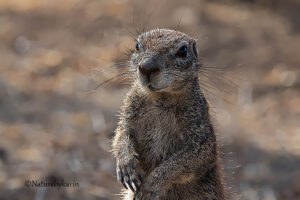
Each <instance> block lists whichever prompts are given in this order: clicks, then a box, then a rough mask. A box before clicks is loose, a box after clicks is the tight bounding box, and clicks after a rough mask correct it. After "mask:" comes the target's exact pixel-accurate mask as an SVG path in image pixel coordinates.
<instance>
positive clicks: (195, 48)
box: [193, 42, 198, 59]
mask: <svg viewBox="0 0 300 200" xmlns="http://www.w3.org/2000/svg"><path fill="white" fill-rule="evenodd" d="M193 53H194V55H195V57H196V58H197V59H198V52H197V45H196V42H193Z"/></svg>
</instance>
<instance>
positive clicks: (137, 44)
mask: <svg viewBox="0 0 300 200" xmlns="http://www.w3.org/2000/svg"><path fill="white" fill-rule="evenodd" d="M135 49H136V50H137V51H139V50H140V45H139V43H136V44H135Z"/></svg>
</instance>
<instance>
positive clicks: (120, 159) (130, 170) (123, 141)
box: [112, 124, 142, 192]
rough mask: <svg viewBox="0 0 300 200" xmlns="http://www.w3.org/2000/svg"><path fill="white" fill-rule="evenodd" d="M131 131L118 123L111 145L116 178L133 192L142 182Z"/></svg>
mask: <svg viewBox="0 0 300 200" xmlns="http://www.w3.org/2000/svg"><path fill="white" fill-rule="evenodd" d="M132 132H133V131H132V130H131V131H130V130H127V129H124V128H122V125H121V124H120V125H119V126H118V128H117V129H116V135H115V137H114V139H113V144H112V146H113V154H114V156H115V157H116V162H117V170H116V172H117V179H118V181H120V182H121V183H122V184H123V186H124V187H125V188H126V189H128V187H129V188H130V189H131V190H132V191H133V192H135V191H136V190H138V189H139V187H140V185H141V183H142V169H141V167H140V165H139V161H138V154H137V153H136V151H135V148H134V141H133V136H132ZM126 184H127V185H128V187H127V186H126ZM133 185H134V187H135V189H134V187H133Z"/></svg>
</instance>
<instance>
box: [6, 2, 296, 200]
mask: <svg viewBox="0 0 300 200" xmlns="http://www.w3.org/2000/svg"><path fill="white" fill-rule="evenodd" d="M148 19H149V20H148ZM147 21H148V22H147ZM143 26H144V27H146V29H150V28H154V27H166V28H178V29H179V30H182V31H184V32H186V33H188V34H191V35H193V36H195V37H196V38H197V39H198V46H199V54H200V57H202V59H203V61H204V62H205V63H206V65H207V66H216V67H221V68H222V70H221V71H219V70H217V69H215V71H214V70H212V71H211V72H210V73H209V75H210V77H209V80H210V81H212V82H213V83H214V84H213V87H214V88H215V89H211V88H207V90H208V93H209V94H210V95H209V94H208V96H210V101H211V104H212V107H213V108H212V113H213V114H212V115H213V117H214V123H215V124H216V127H217V130H218V136H219V142H220V144H221V145H220V149H221V151H222V152H223V153H222V154H221V157H222V159H223V163H224V169H225V176H226V178H225V179H226V182H227V187H228V193H229V195H230V199H243V200H244V199H245V200H248V199H249V200H283V199H284V200H296V199H300V181H299V180H300V170H299V166H300V56H299V50H300V34H299V33H300V2H299V1H297V0H261V1H259V0H240V1H238V0H230V1H225V0H219V1H217V0H215V1H213V0H212V1H208V0H206V1H205V0H188V1H179V0H172V1H171V0H150V1H134V0H101V1H99V0H86V1H84V0H60V1H58V0H51V1H41V0H26V1H25V0H13V1H9V0H7V1H5V0H0V199H1V200H6V199H10V200H11V199H22V200H23V199H24V200H25V199H35V200H50V199H91V200H92V199H119V196H118V193H119V189H120V187H121V186H120V185H119V183H117V181H116V180H115V179H116V178H115V164H114V160H113V159H112V156H111V153H110V148H111V147H110V138H111V137H112V134H113V130H114V127H115V125H116V120H117V117H116V114H117V112H118V108H119V106H120V105H121V100H122V99H123V98H124V94H125V93H126V91H127V89H128V85H124V84H123V81H122V79H116V80H115V81H112V82H111V83H110V84H107V85H104V86H102V87H100V88H99V89H98V90H96V91H95V92H93V93H92V94H91V95H88V92H87V91H88V90H89V89H93V88H94V87H96V85H97V84H99V83H101V82H102V81H104V80H106V79H108V78H110V77H111V76H113V75H115V74H116V72H115V71H114V70H113V68H111V69H110V68H109V67H108V66H110V65H111V64H112V60H113V59H114V58H116V57H118V55H119V53H120V52H121V51H123V50H125V49H126V48H128V47H134V40H133V39H132V34H131V33H132V32H135V28H141V27H143ZM99 71H100V72H99ZM101 71H102V72H101ZM227 72H229V73H227ZM220 73H221V75H220ZM236 74H238V75H237V76H236ZM224 77H225V79H226V80H224V79H223V78H224ZM226 82H234V83H236V86H233V89H231V88H230V87H229V91H230V92H229V93H230V94H231V93H232V94H234V95H233V96H234V97H233V98H230V100H229V102H228V101H226V100H225V101H224V100H223V99H222V98H220V95H221V94H222V92H218V91H219V90H220V91H222V90H223V89H224V87H226V86H224V84H222V83H226ZM225 85H226V84H225ZM229 85H231V84H229ZM215 91H216V93H215ZM225 91H227V88H226V89H225ZM225 93H226V94H225V96H227V95H228V92H225ZM225 99H226V98H225ZM49 177H61V178H63V179H64V180H65V181H75V182H79V184H80V187H69V188H60V189H59V190H58V189H53V188H46V189H45V188H28V187H25V185H24V181H25V180H46V179H47V178H49Z"/></svg>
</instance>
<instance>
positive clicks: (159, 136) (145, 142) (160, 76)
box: [113, 29, 224, 200]
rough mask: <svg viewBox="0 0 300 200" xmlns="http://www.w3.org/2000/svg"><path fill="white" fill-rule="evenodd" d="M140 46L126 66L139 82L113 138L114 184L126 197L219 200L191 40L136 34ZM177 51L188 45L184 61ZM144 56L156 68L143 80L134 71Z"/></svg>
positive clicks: (169, 33)
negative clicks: (121, 187) (120, 186)
mask: <svg viewBox="0 0 300 200" xmlns="http://www.w3.org/2000/svg"><path fill="white" fill-rule="evenodd" d="M138 43H139V45H140V48H139V49H138V50H136V51H135V52H134V53H133V54H132V56H131V60H130V63H131V66H130V67H131V71H132V72H133V74H135V76H136V79H135V82H134V84H133V85H132V87H131V89H130V91H129V93H128V94H127V97H126V98H125V101H124V106H123V107H122V109H121V113H120V121H119V124H118V127H117V129H116V135H115V137H114V139H113V153H114V156H115V157H116V160H117V174H118V179H119V180H120V181H121V182H124V184H125V186H126V187H127V188H128V189H127V190H125V191H124V199H126V200H129V199H130V200H132V199H133V198H135V199H146V200H148V199H159V200H185V199H186V200H196V199H197V200H202V199H203V200H204V199H215V200H222V199H224V188H223V183H222V178H221V175H220V174H221V171H220V167H219V164H218V151H217V143H216V136H215V133H214V129H213V126H212V124H211V122H210V117H209V107H208V103H207V101H206V99H205V97H204V95H203V93H202V91H201V89H200V87H201V83H200V84H199V81H198V69H199V67H201V65H199V63H198V58H197V52H196V49H195V48H194V47H195V40H194V39H193V38H191V37H189V36H188V35H186V34H184V33H181V32H178V31H173V30H167V29H156V30H152V31H149V32H146V33H143V34H141V35H140V36H139V38H138ZM182 45H186V46H187V55H186V57H184V58H180V57H178V56H176V52H177V50H178V49H179V48H180V47H181V46H182ZM149 57H151V58H153V59H154V60H155V62H157V63H158V64H159V65H160V66H161V70H160V72H159V73H156V74H154V75H151V78H150V80H148V81H146V80H145V77H143V76H142V75H141V73H140V72H139V70H138V69H139V68H138V66H139V65H140V63H141V62H142V61H143V60H144V59H146V58H149ZM150 86H151V87H150ZM153 88H156V89H157V90H156V89H155V90H154V89H153ZM140 176H141V177H142V180H139V177H140ZM134 185H136V186H137V187H140V188H139V189H138V190H137V189H136V187H135V186H134ZM130 186H132V188H133V189H134V191H135V192H132V191H131V190H130V189H129V187H130Z"/></svg>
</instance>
